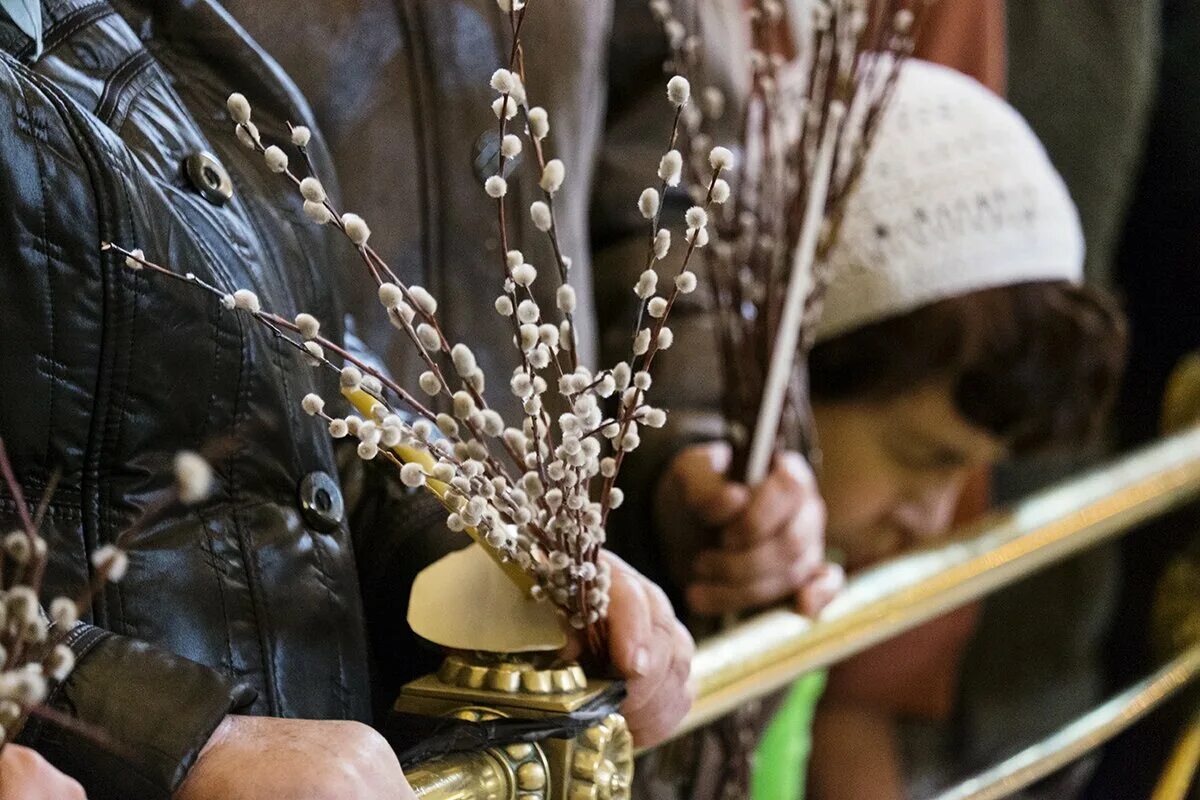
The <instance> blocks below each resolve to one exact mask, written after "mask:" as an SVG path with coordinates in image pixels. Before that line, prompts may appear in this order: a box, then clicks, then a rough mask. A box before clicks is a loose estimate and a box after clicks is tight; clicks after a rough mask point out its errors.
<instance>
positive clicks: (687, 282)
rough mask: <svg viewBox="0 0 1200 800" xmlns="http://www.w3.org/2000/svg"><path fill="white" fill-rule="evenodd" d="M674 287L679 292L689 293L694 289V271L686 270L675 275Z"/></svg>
mask: <svg viewBox="0 0 1200 800" xmlns="http://www.w3.org/2000/svg"><path fill="white" fill-rule="evenodd" d="M675 288H676V289H678V290H679V293H680V294H691V293H692V292H694V291H696V273H694V272H692V271H691V270H686V271H684V272H681V273H679V274H678V275H676V276H675Z"/></svg>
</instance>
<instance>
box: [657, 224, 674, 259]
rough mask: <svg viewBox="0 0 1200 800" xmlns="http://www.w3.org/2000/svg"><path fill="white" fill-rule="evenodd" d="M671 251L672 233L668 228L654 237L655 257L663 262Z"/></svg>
mask: <svg viewBox="0 0 1200 800" xmlns="http://www.w3.org/2000/svg"><path fill="white" fill-rule="evenodd" d="M670 251H671V232H670V231H669V230H667V229H666V228H663V229H662V230H660V231H659V232H658V233H657V234H655V236H654V257H655V258H657V259H658V260H659V261H662V260H663V259H664V258H666V257H667V253H669V252H670Z"/></svg>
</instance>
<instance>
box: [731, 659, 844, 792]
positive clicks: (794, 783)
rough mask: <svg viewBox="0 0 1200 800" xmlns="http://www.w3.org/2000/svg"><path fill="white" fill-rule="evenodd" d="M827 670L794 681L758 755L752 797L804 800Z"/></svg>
mask: <svg viewBox="0 0 1200 800" xmlns="http://www.w3.org/2000/svg"><path fill="white" fill-rule="evenodd" d="M826 677H827V673H825V672H813V673H810V674H808V675H805V676H804V677H803V678H801V679H800V680H798V681H796V682H795V683H794V684H792V688H791V691H790V692H788V696H787V699H786V700H784V701H783V705H782V706H781V707H780V708H779V711H778V713H776V714H775V719H773V720H771V724H770V725H769V726H768V727H767V732H766V734H765V735H764V736H763V738H762V741H761V742H759V745H758V751H757V752H756V753H755V755H754V770H753V772H752V773H751V777H750V797H751V800H802V799H803V797H804V784H805V780H806V778H807V774H808V757H809V755H810V754H811V753H812V723H813V715H814V714H815V713H816V711H817V701H818V700H820V699H821V694H822V693H823V692H824V691H825V679H826Z"/></svg>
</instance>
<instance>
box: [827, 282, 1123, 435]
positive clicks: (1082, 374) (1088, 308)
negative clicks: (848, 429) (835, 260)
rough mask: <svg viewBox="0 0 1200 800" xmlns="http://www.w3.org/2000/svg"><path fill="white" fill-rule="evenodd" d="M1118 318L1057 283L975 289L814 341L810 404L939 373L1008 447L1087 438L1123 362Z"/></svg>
mask: <svg viewBox="0 0 1200 800" xmlns="http://www.w3.org/2000/svg"><path fill="white" fill-rule="evenodd" d="M1125 338H1126V334H1125V322H1124V317H1123V315H1122V314H1121V312H1120V311H1118V310H1117V308H1116V306H1115V304H1114V302H1113V301H1112V300H1110V299H1109V298H1108V297H1107V296H1105V295H1103V294H1101V293H1100V292H1097V291H1094V290H1091V289H1086V288H1081V287H1078V286H1074V285H1072V284H1069V283H1066V282H1038V283H1023V284H1015V285H1011V286H1003V287H999V288H995V289H984V290H981V291H977V292H972V293H971V294H967V295H963V296H961V297H953V298H949V299H947V300H942V301H939V302H937V303H932V304H930V305H927V306H923V307H922V308H919V309H917V310H916V311H913V312H911V313H908V314H904V315H902V316H899V317H895V318H892V319H886V320H883V321H882V322H877V323H874V324H871V325H867V326H865V327H862V328H858V329H856V330H853V331H851V332H849V333H846V334H842V335H841V336H837V337H835V338H833V339H830V340H828V341H825V342H821V343H819V344H818V345H817V346H816V347H815V348H813V351H812V353H811V355H810V358H809V368H810V374H811V382H812V383H811V385H812V395H813V400H814V401H815V402H839V401H840V402H847V401H854V400H888V399H892V398H894V397H897V396H899V395H902V394H905V393H907V392H909V391H912V390H914V389H917V388H920V387H921V386H924V385H927V384H929V383H933V382H935V381H938V380H949V381H950V385H951V387H952V390H953V393H954V400H955V403H956V405H957V406H958V409H959V411H960V412H961V413H962V415H963V416H964V417H965V418H966V419H967V420H968V421H970V422H971V423H973V424H975V425H977V426H979V427H981V428H983V429H985V430H987V431H989V432H991V433H993V434H995V435H997V436H998V437H1000V438H1001V439H1003V440H1004V441H1006V442H1007V443H1008V444H1009V445H1010V446H1011V447H1012V448H1013V449H1014V450H1015V451H1017V452H1028V451H1030V450H1040V449H1045V448H1049V447H1052V446H1057V445H1066V444H1072V443H1078V442H1080V441H1081V440H1083V439H1086V438H1087V437H1089V436H1091V435H1093V434H1094V433H1095V432H1096V431H1097V429H1098V428H1099V427H1100V423H1101V421H1102V420H1103V418H1104V415H1105V413H1106V412H1107V410H1108V407H1109V405H1110V404H1111V401H1112V398H1113V395H1114V393H1115V391H1116V388H1117V384H1118V382H1119V381H1120V378H1121V373H1122V370H1123V368H1124V364H1125Z"/></svg>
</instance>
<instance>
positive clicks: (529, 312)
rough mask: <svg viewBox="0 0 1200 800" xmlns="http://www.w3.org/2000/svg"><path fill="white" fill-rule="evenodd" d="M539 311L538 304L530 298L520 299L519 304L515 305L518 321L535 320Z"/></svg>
mask: <svg viewBox="0 0 1200 800" xmlns="http://www.w3.org/2000/svg"><path fill="white" fill-rule="evenodd" d="M541 313H542V312H541V309H539V308H538V304H537V303H535V302H534V301H532V300H522V301H521V303H520V305H518V306H517V319H518V320H519V321H520V322H524V323H530V322H537V321H538V318H539V317H540V316H541Z"/></svg>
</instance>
